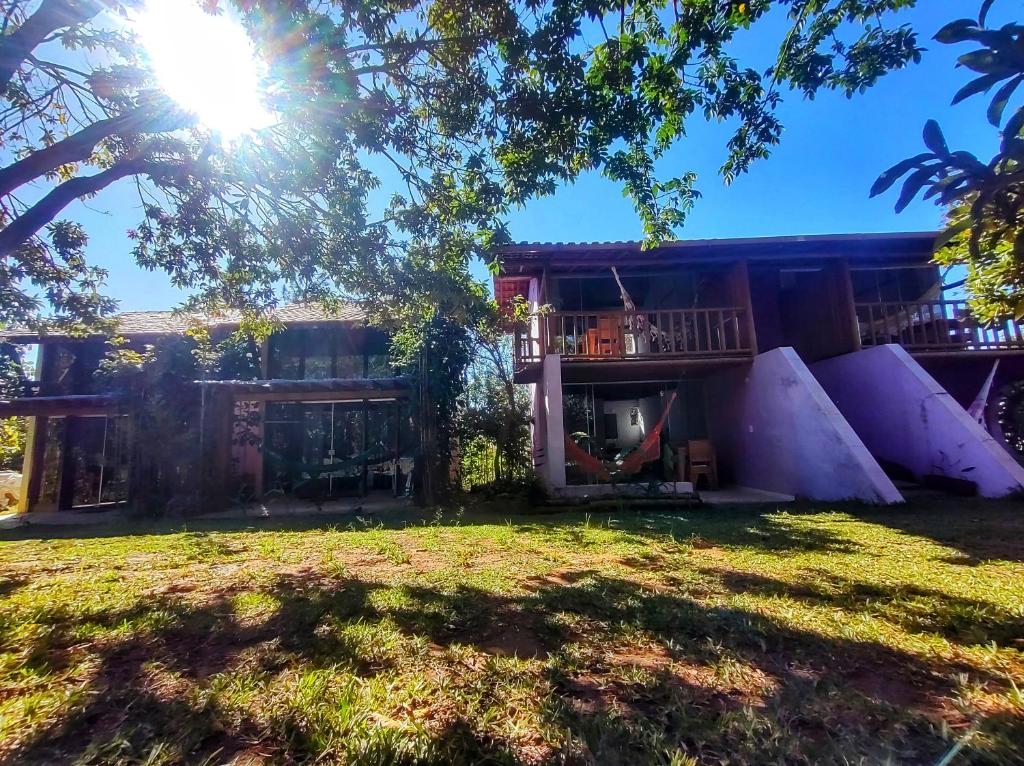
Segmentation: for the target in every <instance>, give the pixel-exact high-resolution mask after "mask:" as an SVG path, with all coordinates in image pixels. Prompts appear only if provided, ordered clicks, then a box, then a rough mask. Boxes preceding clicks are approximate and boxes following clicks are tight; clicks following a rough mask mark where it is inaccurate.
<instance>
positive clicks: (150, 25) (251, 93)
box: [133, 0, 274, 142]
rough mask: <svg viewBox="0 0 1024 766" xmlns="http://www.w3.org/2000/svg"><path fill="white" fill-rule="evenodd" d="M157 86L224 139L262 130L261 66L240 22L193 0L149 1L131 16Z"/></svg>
mask: <svg viewBox="0 0 1024 766" xmlns="http://www.w3.org/2000/svg"><path fill="white" fill-rule="evenodd" d="M133 23H134V26H135V30H136V33H137V34H138V37H139V40H140V42H141V43H142V45H143V46H144V48H145V52H146V56H147V58H148V61H149V63H150V66H151V67H152V68H153V72H154V73H155V74H156V76H157V78H158V80H159V82H160V85H161V87H163V89H164V91H165V92H166V93H167V95H168V96H170V97H171V98H172V99H174V101H176V102H177V103H178V104H179V105H180V106H181V107H182V108H183V109H186V110H187V111H189V112H191V113H192V114H194V115H195V116H196V118H197V119H198V120H199V122H200V124H202V125H203V126H204V127H206V128H207V129H209V130H210V131H211V132H214V133H217V134H219V135H220V137H221V139H222V140H223V141H225V142H231V141H234V140H236V139H238V138H240V137H242V136H244V135H246V134H251V133H253V132H254V131H257V130H260V129H261V128H265V127H267V126H269V125H271V124H273V122H274V115H273V114H272V113H271V111H270V110H269V109H268V108H267V106H266V104H265V103H264V98H263V95H264V91H263V87H262V83H261V80H262V77H263V73H264V69H265V66H264V64H263V62H262V61H261V60H260V58H259V56H258V55H257V53H256V49H255V46H254V45H253V42H252V40H251V39H250V37H249V35H248V34H247V33H246V31H245V29H244V28H243V27H242V25H241V24H240V23H239V22H238V21H237V19H234V18H232V17H230V16H229V15H228V14H227V13H221V14H220V15H216V16H214V15H211V14H209V13H206V12H205V11H203V10H202V9H201V8H200V7H199V5H197V4H196V3H194V2H191V0H147V2H146V4H145V5H144V6H143V8H142V10H141V11H140V12H139V13H137V14H136V15H135V17H134V19H133Z"/></svg>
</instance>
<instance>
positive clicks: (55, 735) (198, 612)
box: [5, 570, 1024, 764]
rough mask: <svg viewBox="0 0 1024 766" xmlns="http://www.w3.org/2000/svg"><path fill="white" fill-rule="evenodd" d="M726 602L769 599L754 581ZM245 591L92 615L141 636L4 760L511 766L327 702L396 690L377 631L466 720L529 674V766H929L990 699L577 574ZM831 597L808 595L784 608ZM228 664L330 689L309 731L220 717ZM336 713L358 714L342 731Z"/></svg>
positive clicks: (739, 617)
mask: <svg viewBox="0 0 1024 766" xmlns="http://www.w3.org/2000/svg"><path fill="white" fill-rule="evenodd" d="M731 585H732V586H734V587H736V588H749V587H757V588H762V589H763V591H764V592H766V593H771V592H773V591H772V589H780V590H781V588H782V586H781V585H780V584H779V583H777V582H774V581H771V580H769V579H765V580H764V581H760V582H753V583H750V582H739V581H736V582H733V583H731ZM837 587H839V586H837ZM377 591H383V592H381V593H380V594H379V595H380V596H382V597H384V596H386V598H376V597H375V596H376V595H377ZM254 593H255V594H256V595H259V596H261V597H265V598H266V599H267V602H266V603H267V604H268V612H267V614H266V615H264V616H262V617H261V618H259V619H250V618H248V617H245V616H242V615H240V614H239V613H238V611H237V610H236V607H235V605H234V602H233V601H232V598H233V596H234V595H236V594H235V593H234V592H232V591H229V590H225V591H224V592H223V593H221V594H219V595H218V596H216V597H215V598H212V599H207V600H205V601H202V602H200V603H190V602H187V601H186V600H185V599H184V597H182V596H181V595H175V596H172V597H163V598H160V599H156V600H153V601H151V602H147V603H144V604H137V605H132V606H129V607H126V608H124V609H113V610H109V611H103V610H99V611H97V612H94V613H90V614H88V615H87V619H89V620H93V621H96V622H97V624H103V625H106V626H121V625H124V624H125V623H127V624H129V625H133V626H134V625H138V627H137V628H136V629H133V630H132V631H130V632H128V631H118V632H117V633H115V634H114V635H115V637H114V638H110V639H105V640H103V641H101V642H99V643H98V644H97V645H96V646H94V647H92V651H93V652H94V656H95V658H96V659H97V660H98V662H97V669H96V670H95V672H93V673H92V674H91V675H90V676H89V678H88V681H87V685H86V688H85V689H83V690H82V692H81V693H80V694H78V695H75V696H74V698H73V699H71V700H69V702H68V707H67V708H66V710H64V711H63V713H62V714H61V715H57V716H55V718H54V720H53V721H52V723H51V724H50V725H48V726H46V727H44V728H43V729H41V730H40V731H37V732H35V734H34V736H33V737H32V738H31V740H30V741H29V742H28V743H26V745H25V746H24V747H23V748H21V749H20V750H19V751H18V752H17V753H14V754H12V755H10V756H9V757H8V759H7V760H6V761H5V762H6V763H12V764H13V763H55V762H73V761H85V762H146V761H147V759H152V758H153V757H154V753H156V752H157V749H158V748H159V754H160V756H161V757H162V758H164V759H165V760H170V761H177V762H183V763H202V762H204V761H205V762H216V763H224V762H229V761H230V760H231V759H232V758H234V757H236V756H238V755H239V754H243V753H245V752H246V751H247V749H249V748H253V747H258V748H259V749H260V751H261V752H265V753H271V754H272V760H274V761H275V762H278V761H279V762H311V761H314V760H317V759H320V760H332V759H333V760H344V759H343V758H342V755H343V754H344V753H348V752H349V751H348V750H345V749H344V748H347V747H350V746H351V747H354V746H355V745H352V744H351V743H357V744H358V747H359V748H361V750H360V752H361V753H363V754H364V755H365V756H366V757H365V758H363V759H362V760H363V762H381V763H394V764H404V763H410V764H411V763H428V764H433V763H437V764H441V763H467V764H468V763H517V762H522V761H523V760H524V755H523V752H522V749H521V746H517V745H514V743H510V742H505V741H503V740H501V739H500V738H499V737H497V736H496V734H495V733H494V729H493V728H492V726H491V725H490V724H488V722H487V716H486V715H483V714H481V715H480V716H479V717H478V718H473V717H470V716H468V715H466V714H464V713H462V714H453V715H452V716H451V717H450V718H449V719H447V720H444V721H442V722H439V724H438V725H436V726H433V727H430V728H423V727H420V728H417V729H415V730H414V731H409V730H403V729H401V728H396V727H389V726H385V725H380V724H379V723H378V722H377V721H376V718H375V717H374V716H373V715H371V714H368V713H367V712H366V711H365V710H364V711H360V708H359V705H358V704H357V703H358V699H357V698H356V697H355V696H352V695H353V694H354V692H353V691H351V690H352V688H353V687H352V685H351V684H349V685H347V686H346V685H344V684H342V687H341V688H340V689H338V688H337V683H333V684H332V683H331V681H332V679H333V680H335V681H336V679H339V678H342V677H345V678H349V677H352V676H354V677H355V678H358V679H371V678H374V677H376V676H378V675H379V674H382V673H389V672H393V671H395V667H394V666H393V664H392V663H391V662H390V661H389V660H388V658H387V657H386V656H385V657H383V658H382V657H381V656H379V655H373V654H372V653H370V652H368V651H367V649H368V647H367V645H366V644H364V643H360V642H359V641H356V640H354V639H352V638H351V636H349V634H348V631H347V630H346V629H347V628H352V627H358V626H379V625H383V624H385V623H386V625H387V626H388V629H397V631H399V632H400V634H401V635H402V636H404V637H406V638H407V639H416V640H417V641H422V642H425V643H427V644H428V647H429V646H430V645H436V646H437V647H438V648H439V649H440V652H439V653H438V654H437V655H436V656H435V657H434V661H436V662H437V663H440V664H446V663H447V664H448V665H450V667H451V672H454V673H458V674H461V675H473V674H475V675H476V677H478V678H487V679H488V683H490V684H491V686H492V687H493V688H494V689H496V690H498V691H492V692H488V694H489V695H490V696H489V697H488V696H487V695H484V697H485V698H486V699H489V700H490V701H486V700H485V701H484V702H481V703H480V704H486V705H494V706H498V707H499V708H500V707H501V706H502V705H508V704H512V703H511V702H510V701H508V700H504V699H502V698H501V696H500V689H501V687H500V685H497V684H499V683H500V682H501V680H502V679H503V678H507V677H513V676H516V675H518V674H522V673H524V672H527V669H528V668H532V670H531V671H529V672H533V673H536V674H539V675H538V676H537V680H536V682H534V684H535V685H534V687H533V688H534V689H535V693H536V695H537V698H536V699H535V701H534V704H536V705H537V715H538V716H539V717H540V719H541V720H542V721H544V723H545V728H544V731H545V732H546V733H547V734H548V735H549V736H551V737H555V736H556V734H557V733H559V732H561V733H562V734H557V738H556V741H555V743H554V744H552V745H551V747H550V748H549V750H548V751H544V752H541V753H539V754H538V756H537V757H538V758H539V759H540V760H546V761H547V762H552V763H554V762H559V763H594V762H597V763H602V764H604V763H654V762H661V761H662V760H665V761H667V760H670V758H671V754H672V753H675V752H680V753H681V752H685V753H688V754H690V755H695V756H697V757H698V758H699V760H701V761H706V762H718V761H727V762H735V763H743V762H747V763H754V762H779V763H799V762H802V763H841V762H842V763H845V762H851V761H853V762H855V761H865V762H883V761H885V760H886V759H890V760H896V761H901V762H928V761H934V759H935V758H936V757H937V756H938V754H940V753H941V751H942V750H944V749H945V748H946V747H948V742H947V741H946V739H945V737H944V735H943V733H942V726H943V721H945V722H947V723H949V722H950V719H951V717H953V716H956V715H958V713H956V711H955V710H954V709H953V708H952V707H951V706H950V704H949V703H948V700H949V699H950V698H952V697H954V696H955V695H956V688H955V684H956V680H955V677H956V675H957V674H958V673H959V674H964V675H965V676H969V677H971V678H973V679H976V680H977V681H978V682H979V683H982V684H985V685H988V686H989V687H994V686H996V685H999V684H1002V683H1004V682H1003V681H1002V680H1001V679H999V678H995V677H993V676H992V675H991V674H989V673H987V672H986V671H985V670H984V669H981V668H978V667H975V666H973V665H971V664H970V663H969V662H968V661H966V660H963V661H956V662H950V661H946V660H943V659H941V658H934V659H930V658H928V657H923V656H919V655H914V654H910V653H908V652H903V651H900V650H897V649H894V648H892V647H890V646H886V645H883V644H880V643H870V642H858V641H852V640H848V639H842V638H836V637H828V636H823V635H820V634H818V633H814V632H811V631H807V630H801V629H797V628H795V627H793V626H790V625H787V624H782V623H780V622H777V621H775V620H773V619H770V618H769V617H766V616H765V615H762V614H759V613H756V612H753V611H747V610H742V609H733V608H726V607H723V606H717V605H713V604H711V605H709V604H705V603H702V602H699V601H697V600H695V599H693V598H691V597H689V596H687V595H685V594H681V593H679V592H675V591H666V590H664V589H658V588H655V587H649V586H645V585H643V584H641V583H637V582H633V581H630V580H625V579H620V578H614V577H606V576H602V575H599V574H597V573H595V572H593V571H590V570H580V571H578V572H565V573H560V574H559V575H558V578H557V579H556V578H546V579H540V580H536V581H533V582H530V583H528V590H526V591H525V592H521V591H512V592H507V593H494V592H491V591H488V590H484V589H481V588H477V587H473V586H469V585H465V584H462V585H458V586H456V587H452V588H437V587H428V586H419V585H416V586H413V585H398V586H388V585H385V584H381V583H377V582H369V581H364V580H359V579H351V578H342V577H327V576H323V575H321V574H319V573H316V572H303V573H299V574H291V575H283V576H281V577H279V578H278V579H277V580H275V581H274V582H272V583H271V584H270V585H269V586H267V587H265V588H262V589H258V590H256V591H254ZM831 595H832V594H830V593H827V592H824V593H823V592H819V591H818V590H816V589H814V588H811V589H808V590H805V591H801V593H800V596H799V597H801V598H807V599H815V598H822V599H827V598H829V597H831ZM849 598H851V599H853V603H858V599H860V600H861V602H860V603H862V600H863V599H866V598H868V595H867V593H866V592H856V591H855V592H853V593H852V594H851V595H850V596H849ZM826 603H828V602H827V601H826ZM81 620H82V615H81V614H72V613H60V614H56V613H55V614H53V615H51V619H50V622H49V630H48V631H47V633H48V634H49V635H50V639H49V640H48V644H47V647H46V651H47V652H50V653H53V652H58V653H59V652H61V651H64V652H67V651H69V650H70V649H71V646H72V643H73V642H75V641H79V640H80V639H78V638H76V632H75V629H76V626H80V624H81ZM116 636H121V637H120V638H117V637H116ZM419 645H420V644H416V646H419ZM459 646H462V647H472V648H473V649H475V650H477V651H479V652H482V653H484V654H486V655H490V656H492V657H495V658H507V661H508V662H511V663H513V664H511V665H505V666H496V665H487V664H486V663H485V664H484V665H483V666H467V665H465V664H464V662H463V660H462V659H458V658H459V657H460V656H462V655H460V652H459V651H452V652H451V653H450V656H449V653H448V652H447V649H446V648H448V647H450V648H452V649H455V648H456V647H459ZM428 651H429V649H428ZM243 660H244V661H245V662H248V663H252V662H255V663H256V667H255V668H254V667H253V666H252V665H251V664H249V665H247V666H246V672H247V673H250V674H251V673H256V674H257V675H258V674H260V673H262V674H268V675H270V676H273V675H274V674H276V673H278V672H280V671H281V670H282V669H283V668H290V669H292V670H293V671H295V672H301V673H303V674H304V675H306V676H311V677H314V678H315V677H323V678H324V679H327V681H326V682H325V684H324V686H323V687H322V688H320V687H314V688H311V689H308V690H307V697H308V699H307V703H308V705H310V706H312V707H311V710H312V712H309V711H306V710H303V709H298V708H296V707H294V706H291V707H290V706H287V705H286V706H284V707H280V706H279V707H277V708H274V709H273V710H270V711H267V712H266V713H265V714H263V715H261V717H260V720H256V719H255V718H254V717H253V716H249V715H241V716H239V715H238V713H237V711H234V712H232V713H230V714H228V713H226V712H225V711H223V710H221V709H219V708H218V706H217V705H216V704H215V703H213V702H211V701H210V700H211V698H210V695H209V694H207V693H206V690H208V688H209V684H210V682H211V681H210V680H211V678H212V677H213V676H219V677H221V678H224V677H226V676H227V677H230V676H232V675H233V674H234V673H235V672H236V669H237V668H238V667H239V663H240V662H242V661H243ZM521 662H530V663H536V664H531V665H529V666H524V665H522V664H517V663H521ZM318 673H319V674H321V676H317V674H318ZM750 679H754V681H751V680H750ZM345 695H349V696H345ZM318 706H319V707H318ZM338 711H351V713H345V715H348V716H349V717H348V718H343V719H338V718H337V716H338V715H340V714H339V712H338ZM339 721H340V722H339ZM953 723H956V724H959V723H962V721H960V720H955V721H953ZM1000 725H1002V726H1004V727H1005V731H1006V733H1005V734H1004V735H1003V737H1002V739H1000V740H999V742H1000V743H1001V744H999V747H1001V748H1004V750H1002V751H999V752H998V753H997V755H998V756H999V757H1003V758H1004V759H1005V760H1006V761H1007V762H1011V761H1012V758H1013V757H1014V756H1015V755H1016V753H1015V752H1013V751H1011V750H1007V749H1006V748H1010V747H1011V746H1013V745H1012V743H1013V742H1015V741H1016V742H1021V741H1024V737H1022V736H1021V735H1024V721H1021V720H1015V719H1013V718H1012V716H1011V717H1010V718H1007V719H1006V720H1001V722H1000ZM346 743H349V744H346ZM371 756H372V757H371ZM361 757H362V756H361ZM993 762H998V761H997V760H994V761H993Z"/></svg>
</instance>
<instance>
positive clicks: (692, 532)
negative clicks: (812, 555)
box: [515, 508, 861, 555]
mask: <svg viewBox="0 0 1024 766" xmlns="http://www.w3.org/2000/svg"><path fill="white" fill-rule="evenodd" d="M802 515H811V513H810V512H809V513H808V514H800V513H791V512H787V513H786V514H784V515H780V514H779V513H777V512H776V511H775V510H772V511H765V510H758V509H751V508H733V509H729V508H721V509H719V508H715V509H701V510H693V511H687V512H685V513H677V512H671V513H668V512H663V513H657V512H644V513H639V512H638V513H633V514H593V515H590V514H587V515H586V516H583V517H576V516H567V517H546V518H536V519H533V518H531V519H530V520H529V521H524V522H523V523H520V524H518V525H517V526H516V527H515V528H516V530H517V531H523V532H529V533H531V534H535V535H539V536H541V537H549V538H550V539H552V540H553V541H559V542H569V543H571V544H572V545H574V546H577V547H580V548H586V547H593V546H596V545H601V544H602V543H600V542H599V541H595V540H594V539H593V538H588V537H587V536H586V529H585V526H587V525H590V526H595V527H607V528H609V529H612V530H614V531H615V532H616V533H618V534H619V535H621V536H623V537H624V538H625V539H626V540H627V541H631V542H635V543H639V544H643V543H646V542H649V541H651V540H658V541H665V540H675V541H686V542H689V543H691V544H693V545H695V546H696V547H703V548H707V547H714V546H723V547H731V548H744V549H751V550H756V551H761V552H770V553H776V554H782V555H785V554H788V553H806V552H812V551H817V552H822V553H854V552H856V551H858V550H860V549H861V546H860V544H859V543H857V542H855V541H853V540H850V539H848V538H845V537H842V536H841V535H837V534H836V533H834V532H832V531H831V530H828V529H823V528H819V527H813V526H809V525H807V524H803V523H800V518H801V516H802ZM573 522H575V523H573Z"/></svg>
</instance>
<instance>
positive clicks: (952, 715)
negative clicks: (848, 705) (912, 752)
mask: <svg viewBox="0 0 1024 766" xmlns="http://www.w3.org/2000/svg"><path fill="white" fill-rule="evenodd" d="M843 680H844V683H845V684H847V685H849V686H850V687H852V688H853V689H854V690H855V691H857V692H858V693H860V694H862V695H864V696H865V697H869V698H870V699H873V700H877V701H878V702H883V703H885V704H887V705H890V706H892V707H894V708H899V709H902V710H914V711H916V712H918V713H921V714H922V715H926V716H928V717H929V718H933V719H936V720H939V719H942V720H945V721H946V722H947V723H950V724H958V723H960V722H961V721H963V719H964V717H963V714H962V713H960V712H959V711H957V710H955V709H953V708H952V707H951V706H950V705H949V704H948V703H949V700H948V699H945V698H944V697H942V696H941V695H940V694H939V692H938V690H936V689H935V688H933V687H931V686H930V685H924V684H920V683H914V682H913V681H912V680H911V679H909V678H907V677H906V676H905V675H904V674H902V673H900V672H899V671H897V670H895V669H893V668H877V669H871V670H860V671H857V672H856V673H852V674H850V675H847V676H845V677H844V679H843Z"/></svg>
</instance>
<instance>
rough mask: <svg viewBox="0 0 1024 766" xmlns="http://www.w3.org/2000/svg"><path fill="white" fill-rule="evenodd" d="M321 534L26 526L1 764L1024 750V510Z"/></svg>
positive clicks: (10, 559)
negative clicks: (56, 534) (55, 531)
mask: <svg viewBox="0 0 1024 766" xmlns="http://www.w3.org/2000/svg"><path fill="white" fill-rule="evenodd" d="M316 523H317V521H316V520H313V519H307V520H304V521H303V520H299V521H292V522H289V523H288V524H283V523H282V522H274V521H265V522H261V523H260V525H259V526H251V527H249V528H245V527H244V526H241V525H242V522H239V524H240V526H239V527H236V528H230V527H228V526H225V525H224V524H223V523H221V524H214V523H208V524H206V525H205V526H195V525H193V526H190V528H189V530H188V531H184V530H180V529H172V528H169V527H166V526H163V527H161V526H158V525H141V526H139V527H138V528H134V529H132V530H120V531H118V533H117V535H115V534H114V531H98V530H97V529H96V528H83V529H79V530H74V531H68V532H62V534H64V535H66V536H63V537H60V538H51V539H35V538H33V537H32V535H33V534H38V530H37V529H30V530H29V531H22V530H19V531H13V532H8V533H5V535H6V538H5V539H4V541H2V542H0V761H3V762H5V763H19V764H20V763H47V764H49V763H117V764H171V763H174V764H177V763H180V764H204V763H205V764H220V763H236V764H263V763H268V764H269V763H318V764H319V763H361V764H396V763H436V764H446V763H466V764H469V763H473V764H476V763H580V764H588V763H599V764H616V763H621V764H648V763H649V764H694V763H700V764H705V763H706V764H719V763H737V764H748V763H759V764H760V763H771V764H776V763H779V764H789V763H806V764H829V763H835V764H880V763H900V764H903V763H906V764H933V763H935V762H936V761H938V760H939V759H940V758H941V757H942V756H943V754H944V753H946V752H947V751H948V750H949V749H950V748H951V747H953V746H954V745H955V744H956V743H958V742H961V741H964V740H966V745H965V746H964V747H963V749H962V750H960V752H959V753H958V754H957V755H956V756H955V758H954V760H953V762H952V763H953V764H954V765H958V764H968V763H976V764H1011V763H1017V764H1020V763H1024V653H1022V650H1024V506H1021V505H1014V504H1011V503H1005V504H984V503H980V502H978V503H975V502H966V501H956V502H954V501H950V502H949V503H947V504H941V505H938V506H933V507H928V508H917V509H913V508H910V509H904V510H898V511H882V510H878V509H875V510H864V509H857V508H852V507H850V508H845V507H844V508H838V509H823V508H807V509H802V510H800V511H799V512H796V511H793V512H789V513H786V512H775V511H767V512H755V511H749V510H738V509H737V510H692V511H685V512H680V513H645V514H636V513H628V512H622V513H615V514H593V515H584V514H559V515H544V516H527V515H511V514H507V513H502V512H501V509H493V508H492V509H491V511H490V512H484V511H481V510H477V511H475V512H465V513H451V514H445V515H440V516H433V515H431V516H430V517H429V519H427V520H423V519H421V518H418V517H417V516H415V515H413V514H406V515H404V516H400V517H396V518H393V519H390V520H389V521H388V523H387V524H386V525H379V524H375V523H371V522H356V523H354V524H351V525H350V523H349V521H348V520H345V521H341V520H336V523H337V524H338V526H333V527H326V526H321V527H317V526H314V525H315V524H316ZM320 523H321V524H322V520H320ZM342 525H344V526H342ZM75 533H77V534H80V535H81V537H75V536H74V534H75ZM98 535H105V536H98Z"/></svg>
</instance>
